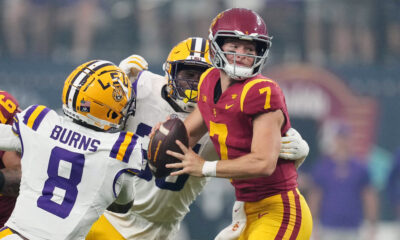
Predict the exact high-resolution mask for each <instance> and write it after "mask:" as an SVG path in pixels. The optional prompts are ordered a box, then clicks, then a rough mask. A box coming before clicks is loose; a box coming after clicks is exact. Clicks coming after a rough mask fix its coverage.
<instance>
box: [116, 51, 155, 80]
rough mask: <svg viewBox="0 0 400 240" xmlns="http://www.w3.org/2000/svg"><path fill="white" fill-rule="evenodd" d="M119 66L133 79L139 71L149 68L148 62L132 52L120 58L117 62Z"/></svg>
mask: <svg viewBox="0 0 400 240" xmlns="http://www.w3.org/2000/svg"><path fill="white" fill-rule="evenodd" d="M119 67H120V68H121V69H122V71H124V72H125V73H126V74H127V75H128V76H130V77H133V78H134V80H136V78H137V76H138V74H139V72H140V71H142V70H147V69H148V68H149V64H148V63H147V61H146V59H144V58H143V57H142V56H140V55H136V54H133V55H131V56H129V57H127V58H125V59H124V60H122V61H121V62H120V63H119Z"/></svg>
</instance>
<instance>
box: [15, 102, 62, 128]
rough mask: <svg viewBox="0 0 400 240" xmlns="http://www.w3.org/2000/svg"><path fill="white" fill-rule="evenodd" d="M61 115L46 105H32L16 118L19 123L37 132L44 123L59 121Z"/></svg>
mask: <svg viewBox="0 0 400 240" xmlns="http://www.w3.org/2000/svg"><path fill="white" fill-rule="evenodd" d="M59 117H60V116H59V115H58V114H57V113H56V112H55V111H54V110H52V109H50V108H48V107H46V106H44V105H31V106H29V107H27V108H26V109H25V110H23V111H22V112H21V113H18V114H17V116H16V120H17V123H18V124H19V125H20V124H24V125H26V126H27V127H29V128H31V129H32V130H34V131H36V130H37V129H38V128H39V126H41V125H42V123H43V121H44V120H45V119H46V120H50V119H51V120H53V121H55V120H57V121H58V120H59Z"/></svg>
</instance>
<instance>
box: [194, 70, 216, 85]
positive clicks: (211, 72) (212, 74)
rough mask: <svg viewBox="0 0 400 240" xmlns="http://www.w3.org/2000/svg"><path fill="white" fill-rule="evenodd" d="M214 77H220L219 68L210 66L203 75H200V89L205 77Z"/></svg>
mask: <svg viewBox="0 0 400 240" xmlns="http://www.w3.org/2000/svg"><path fill="white" fill-rule="evenodd" d="M213 77H217V78H219V69H217V68H214V67H211V68H208V69H207V70H206V71H204V72H203V73H202V74H201V76H200V80H199V84H198V88H199V89H200V86H201V85H202V84H203V82H204V80H205V79H210V78H213Z"/></svg>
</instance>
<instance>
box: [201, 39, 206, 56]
mask: <svg viewBox="0 0 400 240" xmlns="http://www.w3.org/2000/svg"><path fill="white" fill-rule="evenodd" d="M206 46H207V40H205V39H204V38H203V40H202V41H201V51H200V57H202V58H204V54H205V52H206Z"/></svg>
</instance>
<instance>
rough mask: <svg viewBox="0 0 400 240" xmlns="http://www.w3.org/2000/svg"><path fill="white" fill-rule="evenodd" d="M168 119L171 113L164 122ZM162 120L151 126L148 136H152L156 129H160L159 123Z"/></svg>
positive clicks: (160, 123)
mask: <svg viewBox="0 0 400 240" xmlns="http://www.w3.org/2000/svg"><path fill="white" fill-rule="evenodd" d="M169 119H171V115H168V116H167V118H166V119H165V121H164V122H166V121H168V120H169ZM164 122H158V123H156V124H155V125H154V126H153V127H152V128H151V131H150V134H149V138H152V137H153V135H154V134H155V133H156V131H157V130H158V129H160V127H161V125H162V124H163V123H164Z"/></svg>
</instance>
